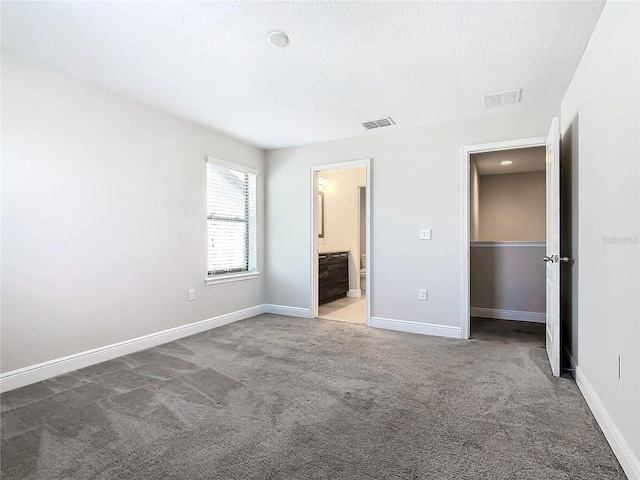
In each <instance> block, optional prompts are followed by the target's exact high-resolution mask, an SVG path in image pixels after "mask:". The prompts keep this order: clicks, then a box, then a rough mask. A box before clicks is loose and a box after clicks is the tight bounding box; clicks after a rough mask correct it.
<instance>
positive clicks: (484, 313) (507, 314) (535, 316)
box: [471, 307, 547, 323]
mask: <svg viewBox="0 0 640 480" xmlns="http://www.w3.org/2000/svg"><path fill="white" fill-rule="evenodd" d="M471 316H472V317H482V318H496V319H498V320H517V321H520V322H536V323H547V315H546V314H545V313H539V312H523V311H521V310H502V309H499V308H482V307H471Z"/></svg>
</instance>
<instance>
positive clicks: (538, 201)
mask: <svg viewBox="0 0 640 480" xmlns="http://www.w3.org/2000/svg"><path fill="white" fill-rule="evenodd" d="M543 154H544V153H543ZM478 193H479V198H478V204H479V219H480V222H479V230H480V232H479V233H480V240H481V241H483V242H498V241H538V242H543V241H545V239H546V228H547V224H546V174H545V172H527V173H509V174H504V175H480V180H479V188H478Z"/></svg>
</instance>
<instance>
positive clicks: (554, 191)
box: [543, 117, 567, 377]
mask: <svg viewBox="0 0 640 480" xmlns="http://www.w3.org/2000/svg"><path fill="white" fill-rule="evenodd" d="M546 164H547V254H546V256H545V257H544V258H543V260H544V261H545V262H546V263H547V329H546V330H547V334H546V337H547V339H546V345H547V355H548V356H549V363H550V364H551V371H552V372H553V375H554V376H556V377H557V376H559V375H560V262H561V261H566V260H567V259H564V258H562V259H561V258H560V125H559V122H558V117H556V118H554V119H553V121H552V122H551V130H550V131H549V136H548V137H547V156H546Z"/></svg>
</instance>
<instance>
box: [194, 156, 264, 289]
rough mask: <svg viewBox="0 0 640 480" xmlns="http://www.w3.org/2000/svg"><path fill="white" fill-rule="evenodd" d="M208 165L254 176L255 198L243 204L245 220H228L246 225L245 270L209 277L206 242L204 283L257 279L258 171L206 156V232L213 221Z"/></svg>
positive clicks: (248, 193)
mask: <svg viewBox="0 0 640 480" xmlns="http://www.w3.org/2000/svg"><path fill="white" fill-rule="evenodd" d="M209 163H211V164H213V165H217V166H220V167H224V168H227V169H229V170H234V171H236V172H242V173H245V174H251V175H254V176H255V189H254V192H253V195H254V196H255V198H253V199H251V198H247V202H246V203H245V218H244V219H243V220H240V219H232V218H229V219H228V220H229V221H231V222H238V223H240V222H242V223H244V224H246V228H247V229H248V234H247V236H246V238H247V243H246V244H245V246H244V247H245V252H246V253H245V255H246V265H247V267H246V268H247V270H242V271H229V272H221V273H217V274H213V275H210V274H209V260H208V259H209V242H208V240H207V249H206V252H207V262H206V267H207V268H206V273H207V275H206V277H205V283H206V284H207V285H214V284H218V283H227V282H237V281H241V280H250V279H253V278H258V276H259V275H260V272H259V271H258V245H257V243H258V241H257V240H258V238H257V237H258V236H257V230H258V218H257V217H258V212H257V210H258V204H257V203H258V202H257V200H258V192H257V190H258V171H257V170H256V169H254V168H251V167H247V166H246V165H240V164H238V163H234V162H229V161H226V160H222V159H220V158H217V157H212V156H207V157H206V163H205V179H206V185H205V191H206V195H205V218H206V226H207V231H208V226H209V221H210V220H214V219H213V218H210V213H209V208H208V201H209V193H210V192H209ZM245 195H246V196H247V197H249V196H250V195H251V192H250V191H249V192H246V193H245ZM252 200H253V203H254V205H255V211H254V212H253V215H255V218H253V221H252V219H251V214H252V212H251V209H250V207H249V204H250V202H251V201H252ZM252 226H253V228H251V227H252Z"/></svg>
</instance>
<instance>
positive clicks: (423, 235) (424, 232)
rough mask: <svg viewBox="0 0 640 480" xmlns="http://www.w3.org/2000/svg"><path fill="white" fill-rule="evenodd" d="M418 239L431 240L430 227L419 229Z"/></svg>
mask: <svg viewBox="0 0 640 480" xmlns="http://www.w3.org/2000/svg"><path fill="white" fill-rule="evenodd" d="M420 240H431V229H430V228H423V229H421V230H420Z"/></svg>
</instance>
